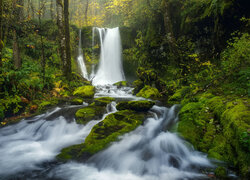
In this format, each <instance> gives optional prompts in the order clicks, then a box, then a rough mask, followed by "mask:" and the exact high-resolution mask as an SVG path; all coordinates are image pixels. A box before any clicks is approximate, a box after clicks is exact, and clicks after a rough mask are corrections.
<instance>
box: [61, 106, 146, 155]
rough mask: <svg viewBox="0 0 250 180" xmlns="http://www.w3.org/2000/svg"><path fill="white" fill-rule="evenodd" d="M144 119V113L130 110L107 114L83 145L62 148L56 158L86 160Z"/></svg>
mask: <svg viewBox="0 0 250 180" xmlns="http://www.w3.org/2000/svg"><path fill="white" fill-rule="evenodd" d="M144 119H145V114H144V113H138V112H135V111H131V110H123V111H118V112H116V113H112V114H109V115H108V116H106V118H105V119H104V120H103V121H102V122H99V123H98V124H96V125H95V126H94V127H93V128H92V130H91V132H90V134H89V135H88V136H87V137H86V139H85V142H84V143H83V144H79V145H74V146H70V147H68V148H64V149H63V150H62V151H61V153H60V154H59V155H58V156H57V158H58V159H59V160H69V159H75V160H86V159H88V158H89V157H91V156H92V155H93V154H95V153H97V152H99V151H101V150H103V149H105V148H106V147H107V146H108V145H110V143H111V142H114V141H116V140H118V137H119V136H121V135H123V134H125V133H128V132H130V131H133V130H134V129H135V128H136V127H138V126H139V125H141V124H142V123H143V121H144Z"/></svg>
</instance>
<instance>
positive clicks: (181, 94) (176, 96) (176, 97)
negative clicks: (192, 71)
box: [168, 86, 190, 104]
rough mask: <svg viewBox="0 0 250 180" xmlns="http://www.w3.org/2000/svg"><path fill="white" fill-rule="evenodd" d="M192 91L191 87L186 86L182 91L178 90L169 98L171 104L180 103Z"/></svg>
mask: <svg viewBox="0 0 250 180" xmlns="http://www.w3.org/2000/svg"><path fill="white" fill-rule="evenodd" d="M189 91H190V87H189V86H184V87H182V88H181V89H178V90H177V91H176V92H175V93H174V94H173V95H172V96H170V97H169V98H168V101H169V103H171V104H176V103H180V102H181V100H182V99H183V98H184V97H185V95H186V94H188V92H189Z"/></svg>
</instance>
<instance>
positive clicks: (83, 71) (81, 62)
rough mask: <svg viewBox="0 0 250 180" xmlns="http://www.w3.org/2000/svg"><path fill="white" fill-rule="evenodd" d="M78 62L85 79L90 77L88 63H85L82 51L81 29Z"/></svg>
mask: <svg viewBox="0 0 250 180" xmlns="http://www.w3.org/2000/svg"><path fill="white" fill-rule="evenodd" d="M77 62H78V64H79V67H80V70H81V75H82V77H84V78H85V79H88V72H87V69H86V65H85V63H84V58H83V52H82V33H81V29H80V30H79V45H78V57H77Z"/></svg>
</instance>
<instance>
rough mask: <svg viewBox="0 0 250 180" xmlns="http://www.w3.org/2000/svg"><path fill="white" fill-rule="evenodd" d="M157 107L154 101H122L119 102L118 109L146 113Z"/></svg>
mask: <svg viewBox="0 0 250 180" xmlns="http://www.w3.org/2000/svg"><path fill="white" fill-rule="evenodd" d="M154 105H155V102H153V101H147V100H145V101H122V102H119V103H118V104H117V106H116V109H117V110H119V111H121V110H126V109H128V110H134V111H139V112H140V111H141V112H143V111H144V112H146V111H148V110H149V109H151V108H152V107H153V106H154Z"/></svg>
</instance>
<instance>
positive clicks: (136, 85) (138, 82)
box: [133, 79, 144, 95]
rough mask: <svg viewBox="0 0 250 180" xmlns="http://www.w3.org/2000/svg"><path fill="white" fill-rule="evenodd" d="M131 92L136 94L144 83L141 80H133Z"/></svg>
mask: <svg viewBox="0 0 250 180" xmlns="http://www.w3.org/2000/svg"><path fill="white" fill-rule="evenodd" d="M133 87H134V89H133V94H134V95H136V94H137V93H139V92H140V90H141V89H142V88H143V87H144V83H143V82H142V81H141V80H139V79H138V80H135V81H134V82H133Z"/></svg>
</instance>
